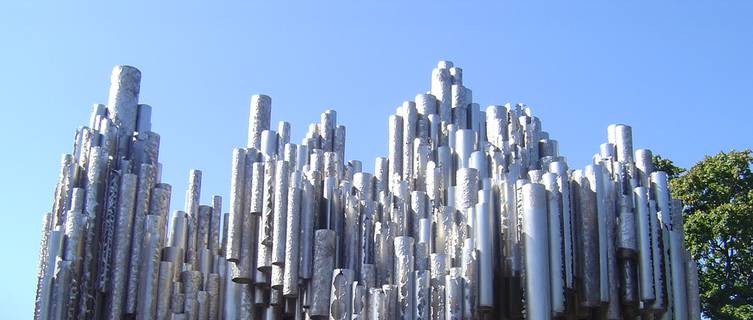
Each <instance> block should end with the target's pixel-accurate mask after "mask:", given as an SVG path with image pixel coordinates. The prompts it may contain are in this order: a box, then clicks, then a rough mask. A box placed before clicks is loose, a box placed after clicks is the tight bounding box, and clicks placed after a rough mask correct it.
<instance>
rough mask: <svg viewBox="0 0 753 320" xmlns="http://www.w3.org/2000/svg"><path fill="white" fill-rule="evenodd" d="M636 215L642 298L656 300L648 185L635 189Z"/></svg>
mask: <svg viewBox="0 0 753 320" xmlns="http://www.w3.org/2000/svg"><path fill="white" fill-rule="evenodd" d="M633 199H634V200H633V201H634V203H635V216H636V226H637V235H638V277H639V278H640V299H641V300H643V301H651V300H654V298H655V297H656V295H655V294H654V270H653V264H652V261H651V256H652V250H651V222H650V221H651V220H650V219H651V216H650V215H651V213H650V210H649V208H648V204H649V201H648V192H647V190H646V187H636V188H635V189H633Z"/></svg>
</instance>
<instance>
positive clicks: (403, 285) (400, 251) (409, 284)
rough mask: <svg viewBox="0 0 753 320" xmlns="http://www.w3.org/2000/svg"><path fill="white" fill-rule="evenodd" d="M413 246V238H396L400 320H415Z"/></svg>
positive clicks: (396, 271) (396, 270)
mask: <svg viewBox="0 0 753 320" xmlns="http://www.w3.org/2000/svg"><path fill="white" fill-rule="evenodd" d="M413 246H414V240H413V237H404V236H401V237H395V284H396V285H397V299H398V301H397V303H398V316H399V318H400V319H413V311H414V301H413V299H414V293H413V291H414V282H413V270H414V251H413Z"/></svg>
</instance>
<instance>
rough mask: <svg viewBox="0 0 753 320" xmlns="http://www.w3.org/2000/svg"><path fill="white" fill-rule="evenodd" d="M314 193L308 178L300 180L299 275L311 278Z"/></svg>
mask: <svg viewBox="0 0 753 320" xmlns="http://www.w3.org/2000/svg"><path fill="white" fill-rule="evenodd" d="M315 197H316V195H314V186H313V185H312V183H311V181H310V180H309V179H304V180H303V181H302V190H301V217H300V226H301V234H300V251H299V256H300V264H299V268H298V272H299V276H300V277H301V278H302V279H311V274H312V273H313V270H312V267H313V262H314V223H315V222H314V211H315V210H317V209H318V208H316V207H317V203H316V199H315Z"/></svg>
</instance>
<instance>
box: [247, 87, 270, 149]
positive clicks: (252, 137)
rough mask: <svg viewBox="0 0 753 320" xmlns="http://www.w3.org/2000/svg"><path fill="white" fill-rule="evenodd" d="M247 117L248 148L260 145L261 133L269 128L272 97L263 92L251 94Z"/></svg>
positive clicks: (257, 147)
mask: <svg viewBox="0 0 753 320" xmlns="http://www.w3.org/2000/svg"><path fill="white" fill-rule="evenodd" d="M250 109H251V110H250V115H249V117H248V144H247V146H248V147H249V148H256V149H259V148H260V147H261V133H262V132H263V131H264V130H269V129H270V127H269V125H270V118H271V115H272V98H270V97H269V96H267V95H263V94H255V95H253V96H251V108H250Z"/></svg>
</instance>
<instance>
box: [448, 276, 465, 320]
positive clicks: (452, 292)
mask: <svg viewBox="0 0 753 320" xmlns="http://www.w3.org/2000/svg"><path fill="white" fill-rule="evenodd" d="M462 273H463V272H462V270H461V269H460V268H451V269H450V274H448V275H446V276H445V308H444V309H445V315H446V316H445V319H447V320H460V319H463V304H464V303H463V277H462Z"/></svg>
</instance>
